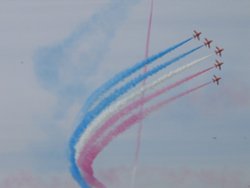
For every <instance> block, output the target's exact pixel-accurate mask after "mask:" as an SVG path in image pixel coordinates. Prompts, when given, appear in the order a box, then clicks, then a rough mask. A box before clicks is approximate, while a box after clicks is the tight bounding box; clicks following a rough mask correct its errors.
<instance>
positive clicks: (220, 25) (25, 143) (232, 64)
mask: <svg viewBox="0 0 250 188" xmlns="http://www.w3.org/2000/svg"><path fill="white" fill-rule="evenodd" d="M0 3H1V6H0V15H1V16H0V25H1V32H0V41H1V43H0V66H1V68H0V88H1V97H0V104H1V105H0V164H1V168H0V185H1V187H3V188H16V187H20V186H23V187H26V188H29V187H35V188H36V187H37V188H40V187H41V188H50V187H57V186H58V187H65V188H69V187H71V188H77V187H79V186H78V185H77V183H75V181H74V179H73V178H72V177H71V174H70V170H69V160H68V153H69V149H68V142H69V139H70V137H71V135H72V133H73V131H74V129H75V128H76V126H77V122H78V121H79V118H80V117H81V113H80V112H81V109H82V106H83V104H84V101H85V100H86V98H87V97H88V95H90V94H91V92H92V91H93V90H94V89H95V88H97V87H98V86H100V85H101V84H102V83H103V82H104V81H106V80H108V79H110V78H111V77H112V76H113V75H115V74H116V73H117V72H119V71H121V70H123V69H125V68H127V67H129V66H132V65H134V64H135V63H136V62H139V61H141V60H142V59H143V58H144V51H145V43H146V32H147V24H148V17H149V9H150V1H149V0H133V1H132V0H131V1H129V0H127V1H122V0H119V1H118V0H117V1H115V0H71V1H70V0H61V1H58V0H53V1H49V0H32V1H31V0H23V1H16V0H12V1H7V0H0ZM249 10H250V2H249V1H248V0H240V1H233V0H227V1H226V0H211V1H205V0H199V1H198V0H188V1H183V0H176V1H170V0H155V1H154V13H153V22H152V32H151V42H150V49H149V54H155V53H157V52H159V51H161V50H163V49H165V48H167V47H169V46H171V45H173V44H176V43H177V42H180V41H182V40H184V39H186V38H188V37H191V36H192V31H193V30H194V29H196V30H199V31H202V39H203V38H204V37H207V38H209V39H210V38H211V39H213V47H214V46H215V45H218V46H222V47H223V48H224V49H225V51H224V52H225V53H224V54H223V57H222V58H221V59H222V60H223V61H224V66H223V70H222V71H221V72H219V71H218V70H214V71H213V72H212V73H209V74H206V75H205V76H202V78H199V79H197V80H194V81H192V82H191V83H189V84H187V85H186V86H183V87H181V88H178V89H176V90H174V91H173V92H170V93H169V94H166V95H164V97H169V96H172V95H174V94H176V93H178V92H180V91H183V89H187V88H190V87H192V86H195V85H196V84H200V83H204V82H206V81H209V80H210V79H211V78H212V76H213V74H216V75H220V76H222V81H221V84H220V85H219V87H217V86H216V85H209V86H208V87H206V88H204V89H202V90H200V91H198V92H195V93H192V94H191V95H190V96H186V97H184V98H182V99H180V100H178V101H175V102H174V103H171V104H169V105H167V106H166V107H164V108H162V109H161V110H159V111H157V112H156V113H153V114H152V115H151V116H149V117H147V118H146V119H145V120H144V129H143V136H142V148H141V152H140V160H139V166H138V173H137V177H136V185H137V187H145V188H147V187H160V188H161V187H167V186H170V187H172V188H179V187H190V188H191V187H192V188H196V187H197V188H198V187H201V186H202V187H205V188H206V187H216V188H217V187H218V188H220V187H240V188H241V187H242V188H244V187H248V185H250V135H249V133H250V127H249V122H250V117H249V115H250V98H249V96H250V85H249V80H250V65H249V60H248V59H249V58H250V57H249V52H248V49H249V48H250V44H249V41H250V26H249V24H248V23H249V21H250V13H249ZM200 44H201V43H200V42H198V41H191V42H190V43H189V44H188V45H186V46H184V47H183V48H181V49H178V51H177V50H176V51H174V52H173V53H171V54H170V55H169V56H167V57H165V58H163V59H162V60H160V61H159V62H164V61H166V60H168V59H170V58H171V57H174V56H175V55H178V54H180V53H182V52H184V51H186V50H190V49H191V48H193V47H195V46H197V45H200ZM211 53H213V49H211V50H209V49H205V48H203V49H201V50H200V51H199V52H197V53H194V54H193V55H191V56H190V57H187V58H186V59H184V60H183V61H181V62H180V64H182V65H183V64H185V63H188V62H190V61H192V60H194V59H197V58H200V57H202V56H204V55H208V54H211ZM215 58H216V57H215V56H213V57H211V59H210V60H209V61H207V62H206V63H207V64H209V65H206V66H205V65H199V66H197V67H195V68H194V69H192V71H191V70H190V71H189V72H187V73H184V74H183V75H182V76H184V75H188V74H190V73H194V72H195V71H198V70H201V69H204V68H207V67H209V66H211V65H212V63H213V61H214V59H215ZM180 64H178V65H174V66H172V67H171V68H169V69H173V68H175V67H178V66H179V65H180ZM163 72H166V71H163ZM161 74H162V73H160V74H158V76H159V75H161ZM155 78H157V77H153V78H152V79H151V80H153V79H155ZM179 78H181V76H177V77H176V78H175V79H176V80H178V79H179ZM136 134H137V127H133V128H131V129H129V130H128V131H126V132H125V133H124V134H122V135H121V136H119V137H117V138H116V139H115V140H114V141H112V143H111V144H110V145H108V147H107V148H105V150H104V151H103V152H102V153H101V154H100V155H99V156H98V158H97V159H96V161H95V163H94V170H95V173H96V175H97V177H98V178H100V179H101V180H102V181H103V182H104V183H105V184H106V185H107V187H116V188H117V187H119V188H120V187H121V188H123V187H127V186H128V182H130V178H131V166H132V164H133V158H134V151H135V141H136ZM214 137H216V139H215V138H214Z"/></svg>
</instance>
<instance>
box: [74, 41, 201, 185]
mask: <svg viewBox="0 0 250 188" xmlns="http://www.w3.org/2000/svg"><path fill="white" fill-rule="evenodd" d="M201 47H203V45H201V46H198V47H196V48H194V49H192V50H190V51H188V52H186V53H183V54H182V55H180V56H177V57H175V58H173V59H172V60H170V61H168V62H166V63H163V64H161V65H158V66H156V67H155V68H153V69H151V70H150V71H148V72H146V73H145V74H140V75H139V76H138V77H136V78H135V79H133V80H131V81H129V82H128V83H126V84H125V85H124V86H122V87H121V88H119V89H117V90H115V91H114V92H113V93H112V94H111V95H109V96H108V97H106V98H105V99H103V100H102V101H101V102H100V103H99V104H98V105H97V106H96V107H95V108H94V109H93V110H91V111H89V112H88V113H87V114H86V115H85V116H84V118H83V120H82V122H81V123H80V125H79V126H78V128H77V129H76V130H75V132H74V134H73V135H72V137H71V140H70V161H71V171H72V174H73V176H74V177H75V178H76V180H77V181H78V183H79V184H81V185H82V184H83V183H84V180H83V178H82V177H81V174H80V171H79V169H78V167H77V165H76V161H75V148H74V146H75V145H76V143H77V142H78V140H79V138H80V136H81V134H83V132H84V130H85V129H86V127H87V126H88V125H89V123H91V121H93V120H94V118H95V117H96V116H98V115H99V114H100V113H101V112H102V111H103V110H104V109H105V108H106V107H108V106H109V105H110V104H111V103H112V102H114V101H115V100H116V99H117V98H119V97H120V96H122V95H123V94H125V93H126V92H127V91H128V90H129V89H131V88H133V87H135V86H136V85H138V84H139V83H140V82H142V81H143V80H144V79H147V78H148V77H150V76H152V75H154V74H156V73H157V72H159V71H160V70H162V69H164V68H166V67H167V66H169V65H171V64H173V63H175V62H176V61H178V60H180V59H182V58H184V57H186V56H187V55H189V54H191V53H193V52H195V51H196V50H198V49H200V48H201ZM84 186H86V185H84Z"/></svg>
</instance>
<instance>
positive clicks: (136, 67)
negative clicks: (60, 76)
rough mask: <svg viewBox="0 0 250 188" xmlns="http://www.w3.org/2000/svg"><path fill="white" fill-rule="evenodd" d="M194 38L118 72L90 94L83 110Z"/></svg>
mask: <svg viewBox="0 0 250 188" xmlns="http://www.w3.org/2000/svg"><path fill="white" fill-rule="evenodd" d="M192 39H193V38H192V37H190V38H188V39H186V40H184V41H182V42H180V43H178V44H175V45H173V46H171V47H169V48H167V49H165V50H164V51H162V52H160V53H158V54H155V55H153V56H151V57H149V58H148V59H145V60H143V61H142V62H139V63H137V64H136V65H134V66H132V67H130V68H128V69H126V70H124V71H122V72H120V73H118V74H116V75H115V76H114V77H113V78H112V79H110V80H109V81H107V82H106V83H104V84H103V85H102V86H100V87H99V88H98V89H96V90H95V91H94V92H93V93H92V94H91V95H90V96H89V98H88V99H87V100H86V102H85V104H84V107H83V112H86V111H88V109H89V108H90V107H91V106H92V105H93V104H94V103H95V101H97V100H98V98H99V97H100V96H102V95H103V94H104V93H105V92H106V91H108V90H109V89H111V88H112V87H113V86H115V85H116V84H117V83H119V82H121V81H122V80H123V79H125V78H127V77H128V76H130V75H131V74H133V73H134V72H136V71H138V70H139V69H141V68H143V67H144V66H146V65H149V64H151V63H153V62H154V61H155V60H157V59H159V58H161V57H163V56H164V55H166V54H168V53H170V52H171V51H173V50H175V49H176V48H178V47H180V46H182V45H184V44H186V43H187V42H189V41H190V40H192Z"/></svg>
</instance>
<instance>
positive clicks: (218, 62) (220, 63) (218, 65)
mask: <svg viewBox="0 0 250 188" xmlns="http://www.w3.org/2000/svg"><path fill="white" fill-rule="evenodd" d="M215 61H216V63H215V64H214V66H215V68H219V69H220V70H221V65H223V64H224V63H223V62H222V61H221V62H220V61H218V60H215Z"/></svg>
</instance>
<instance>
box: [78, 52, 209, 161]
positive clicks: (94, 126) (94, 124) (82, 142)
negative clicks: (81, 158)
mask: <svg viewBox="0 0 250 188" xmlns="http://www.w3.org/2000/svg"><path fill="white" fill-rule="evenodd" d="M210 56H211V55H208V56H204V57H202V58H200V59H197V60H195V61H193V62H191V63H189V64H187V65H183V66H182V67H179V68H177V69H175V70H173V71H170V72H169V73H167V74H165V75H163V76H162V77H160V78H158V79H157V80H155V81H154V82H152V83H149V84H147V85H146V86H142V87H141V88H140V89H138V90H136V91H134V92H133V93H131V94H130V95H129V96H127V97H125V98H123V99H120V100H118V101H117V102H116V103H114V104H113V105H111V106H110V107H108V108H106V109H105V111H103V113H101V114H100V115H99V116H98V117H97V118H96V119H94V121H93V122H92V123H91V124H90V125H89V127H88V128H87V129H86V130H85V132H84V134H83V135H82V136H81V137H80V140H79V142H78V144H77V146H76V147H77V148H83V147H84V145H85V144H86V142H87V140H89V138H90V137H92V134H93V132H94V131H95V130H96V129H97V128H98V125H99V124H100V123H102V122H104V121H106V120H107V119H108V118H109V117H110V115H112V114H113V113H115V112H117V111H119V110H120V109H121V108H122V107H123V106H124V105H126V104H127V103H129V102H130V101H132V100H134V99H135V98H136V97H138V96H140V95H141V94H142V93H144V92H146V91H148V90H150V89H154V88H155V87H157V86H158V85H159V84H161V83H162V82H164V81H166V80H167V79H169V78H171V77H172V76H174V75H176V74H179V73H181V72H183V71H185V70H187V69H189V68H191V67H192V66H195V65H196V64H198V63H200V62H202V61H204V60H206V59H207V58H209V57H210ZM78 154H79V153H77V155H76V158H78Z"/></svg>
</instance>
